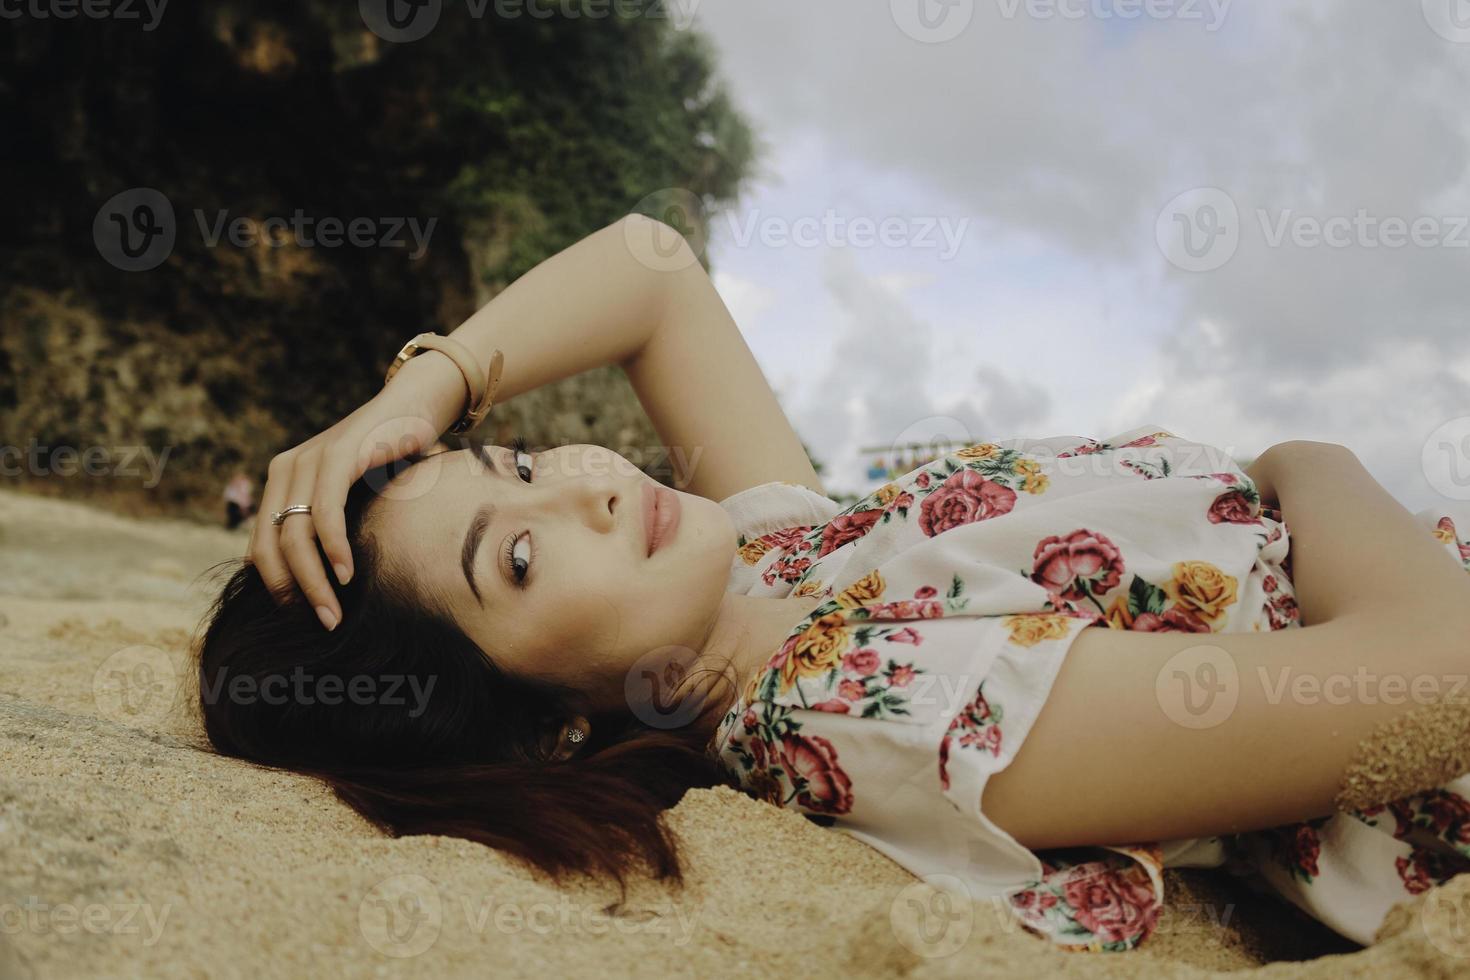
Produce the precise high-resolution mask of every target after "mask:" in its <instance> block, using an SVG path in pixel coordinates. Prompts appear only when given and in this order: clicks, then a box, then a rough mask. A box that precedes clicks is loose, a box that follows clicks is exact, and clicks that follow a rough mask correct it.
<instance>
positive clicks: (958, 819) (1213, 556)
mask: <svg viewBox="0 0 1470 980" xmlns="http://www.w3.org/2000/svg"><path fill="white" fill-rule="evenodd" d="M720 503H721V506H723V507H724V508H725V509H726V510H727V512H728V513H729V514H730V515H731V518H732V520H733V521H734V523H735V526H736V528H737V531H738V532H739V535H740V537H739V543H738V547H737V553H736V555H735V556H734V558H733V561H732V566H731V580H730V586H729V588H730V589H731V590H732V591H737V592H740V593H744V594H748V595H758V596H773V597H781V596H788V595H810V596H814V597H822V598H823V599H824V600H825V601H823V602H822V603H821V604H820V605H818V606H817V607H816V608H815V609H813V610H812V612H811V614H810V615H808V616H807V617H805V618H804V619H803V620H802V621H801V622H799V623H797V624H796V625H795V628H794V629H793V630H792V632H791V633H790V634H789V635H788V637H787V639H786V641H785V642H784V643H783V644H782V646H781V647H780V648H779V649H778V650H777V651H776V652H775V653H774V654H773V655H772V657H771V659H770V660H769V661H768V663H767V664H766V666H765V667H764V668H763V669H762V670H761V671H758V672H757V673H756V675H755V676H754V677H753V678H752V679H751V681H750V683H749V684H747V685H746V688H745V690H744V691H743V692H742V693H741V696H740V697H739V699H738V700H737V702H736V704H735V705H734V706H733V707H732V708H731V710H730V711H729V712H728V713H727V714H726V715H725V716H724V718H723V719H722V721H721V723H720V725H719V727H718V729H717V731H716V733H715V736H714V738H713V739H712V741H711V743H710V752H711V753H712V754H713V755H715V756H716V757H717V758H718V759H720V760H721V762H722V763H723V764H724V765H725V766H726V767H727V768H728V769H729V770H730V771H731V772H733V773H734V774H735V775H736V776H737V777H738V778H739V779H740V781H741V784H742V785H743V786H744V787H745V788H746V790H747V791H748V792H751V793H752V794H753V795H755V796H757V797H759V798H761V799H765V800H768V801H770V802H773V803H776V804H779V805H782V806H789V807H793V808H796V809H798V810H801V811H803V812H805V813H807V814H809V815H812V816H814V817H816V818H818V819H819V820H821V821H823V822H829V825H830V826H832V827H833V828H834V829H836V830H839V831H841V832H844V833H847V834H850V835H852V836H853V837H856V838H858V839H859V840H862V841H864V842H865V843H867V844H869V845H871V846H872V847H875V848H877V849H878V850H879V851H881V852H883V853H884V854H886V855H888V856H889V857H891V858H892V859H893V860H895V861H896V862H898V863H899V864H900V865H902V866H903V867H905V868H907V869H909V870H910V871H912V872H913V873H915V874H916V875H919V876H923V877H927V878H929V880H930V881H931V882H932V883H934V884H936V885H937V886H939V887H945V888H951V889H955V890H959V891H961V892H962V893H964V894H966V895H968V896H969V897H970V898H973V899H992V900H998V901H999V902H1000V904H1002V905H1003V906H1004V907H1006V908H1007V909H1009V910H1010V912H1011V913H1012V914H1014V915H1015V916H1016V918H1017V919H1018V920H1019V921H1020V922H1021V923H1022V924H1023V925H1025V926H1026V928H1028V929H1030V930H1032V931H1034V932H1036V933H1038V934H1040V935H1043V936H1046V937H1047V938H1049V939H1050V940H1051V941H1053V942H1054V943H1056V944H1058V945H1060V946H1062V947H1064V948H1067V949H1075V950H1092V951H1121V950H1126V949H1131V948H1133V947H1134V946H1136V945H1137V944H1138V943H1140V942H1142V941H1143V940H1145V939H1146V938H1147V937H1148V935H1149V934H1150V933H1151V932H1152V931H1153V929H1154V926H1155V925H1156V924H1157V921H1158V917H1159V913H1160V910H1161V908H1162V904H1163V879H1162V874H1161V870H1162V869H1163V868H1164V867H1176V866H1219V865H1228V867H1229V869H1230V870H1231V871H1233V872H1235V873H1237V874H1248V875H1251V876H1252V877H1253V878H1255V879H1256V880H1257V881H1258V883H1264V884H1267V885H1269V886H1270V887H1271V888H1273V889H1274V890H1275V891H1277V892H1278V893H1280V894H1281V895H1283V896H1284V897H1285V898H1287V899H1288V900H1290V901H1292V902H1293V903H1294V904H1296V905H1297V906H1298V907H1300V908H1302V909H1304V910H1305V911H1307V912H1308V913H1309V914H1311V915H1313V916H1314V917H1316V918H1318V919H1320V920H1321V921H1323V922H1325V923H1327V924H1328V925H1329V926H1331V927H1332V928H1334V929H1335V930H1337V931H1338V932H1339V933H1341V934H1343V935H1345V936H1347V937H1349V938H1351V939H1354V940H1356V941H1358V942H1360V943H1364V944H1367V943H1370V942H1371V941H1372V937H1373V933H1374V931H1375V930H1376V929H1377V927H1378V925H1379V924H1380V923H1381V922H1382V919H1383V916H1384V915H1385V914H1386V913H1387V911H1388V909H1389V908H1391V907H1392V905H1393V904H1394V903H1395V902H1397V901H1401V900H1403V899H1404V898H1406V897H1409V896H1411V895H1413V894H1415V893H1417V892H1418V891H1423V890H1425V889H1426V888H1428V887H1429V886H1430V885H1431V884H1433V883H1435V882H1439V881H1443V880H1446V879H1447V878H1448V877H1451V876H1452V875H1454V874H1456V873H1458V871H1459V870H1461V869H1462V867H1466V866H1470V865H1467V864H1466V862H1465V858H1467V857H1470V804H1467V803H1466V796H1470V778H1466V779H1462V780H1457V781H1456V782H1455V783H1451V784H1449V785H1447V786H1446V787H1443V788H1441V789H1440V790H1438V791H1435V793H1431V794H1421V795H1420V796H1416V797H1413V798H1409V799H1406V800H1401V801H1398V802H1397V803H1395V804H1392V805H1390V806H1388V807H1379V808H1375V809H1374V810H1373V811H1371V812H1354V813H1352V814H1333V815H1330V816H1324V817H1322V818H1320V819H1318V820H1313V821H1307V822H1305V823H1302V824H1293V825H1290V826H1288V827H1282V828H1276V829H1273V830H1270V831H1261V832H1257V833H1251V834H1243V835H1235V836H1233V837H1229V838H1219V837H1211V838H1203V839H1189V840H1178V841H1163V842H1131V843H1120V844H1118V845H1116V846H1109V847H1096V848H1068V849H1065V850H1057V851H1041V852H1033V851H1031V850H1028V849H1027V848H1025V847H1023V846H1021V845H1020V844H1019V843H1018V842H1017V841H1016V840H1015V839H1014V838H1012V837H1011V836H1010V835H1009V834H1007V833H1006V832H1005V831H1004V830H1002V829H1001V828H1000V827H999V826H997V825H996V824H994V823H993V822H991V821H990V820H989V819H988V818H987V817H986V815H985V814H984V813H983V812H981V810H980V807H979V800H980V797H981V793H982V791H983V789H984V787H985V784H986V781H987V780H988V778H989V777H990V775H992V774H993V773H995V772H999V771H1000V770H1002V769H1004V768H1005V767H1006V766H1007V765H1008V764H1009V763H1010V761H1011V760H1012V759H1013V758H1014V757H1015V755H1016V753H1017V751H1018V750H1019V749H1020V746H1021V744H1022V743H1023V741H1024V740H1025V737H1026V735H1027V733H1028V732H1029V730H1030V729H1031V726H1032V724H1033V723H1034V722H1035V719H1036V717H1037V715H1038V714H1039V712H1040V710H1041V708H1042V705H1043V704H1044V703H1045V701H1046V698H1047V695H1048V694H1049V692H1050V690H1051V685H1052V682H1053V681H1054V680H1055V677H1056V674H1057V672H1058V670H1059V669H1060V667H1061V663H1062V660H1063V659H1064V658H1065V656H1066V654H1067V651H1068V649H1069V648H1070V646H1071V643H1072V641H1073V640H1074V639H1075V638H1076V636H1077V635H1078V634H1079V633H1080V632H1081V630H1083V629H1086V628H1090V627H1103V628H1113V629H1133V630H1144V631H1153V630H1179V631H1188V632H1198V633H1214V632H1235V631H1242V630H1270V629H1287V628H1295V627H1298V626H1300V616H1299V613H1298V610H1297V608H1296V603H1295V600H1294V598H1293V593H1292V586H1291V581H1290V556H1289V537H1288V531H1287V527H1286V525H1285V523H1284V522H1283V521H1282V520H1281V519H1280V518H1281V515H1280V514H1279V513H1276V512H1274V511H1271V510H1269V509H1268V508H1263V507H1262V506H1261V502H1260V498H1259V495H1258V494H1257V492H1256V488H1255V487H1254V485H1253V484H1252V482H1251V481H1250V479H1249V478H1248V477H1247V476H1246V475H1245V474H1244V472H1243V471H1242V470H1241V469H1240V468H1239V466H1238V465H1237V464H1236V463H1235V461H1234V460H1233V459H1231V458H1230V456H1229V455H1228V454H1227V453H1225V452H1223V451H1222V450H1219V449H1216V448H1214V447H1211V446H1208V445H1205V444H1202V443H1196V442H1191V441H1189V440H1187V439H1183V438H1180V437H1178V436H1175V435H1173V434H1172V433H1169V432H1167V431H1164V430H1162V429H1160V428H1158V427H1157V426H1143V427H1140V428H1137V429H1133V430H1130V431H1128V432H1125V433H1121V434H1119V435H1116V436H1113V437H1111V438H1109V439H1106V440H1102V441H1099V440H1096V439H1091V438H1087V437H1079V436H1056V437H1051V438H1043V439H1011V440H1006V441H1002V442H994V443H991V442H986V443H979V444H977V445H974V446H970V447H966V448H964V449H960V450H957V451H955V452H951V453H948V454H946V455H945V456H943V457H941V458H939V459H937V460H935V461H932V462H930V463H926V464H925V465H923V466H920V467H917V468H916V469H914V470H912V471H911V472H909V473H906V474H904V475H903V476H901V477H898V478H896V479H894V480H892V481H891V482H889V483H887V484H885V485H884V486H882V487H880V488H879V489H877V490H875V491H874V492H873V493H871V494H869V495H867V496H866V497H864V498H862V499H861V500H859V501H857V503H855V504H853V505H851V506H850V507H846V508H843V507H841V506H840V505H839V504H838V503H837V502H835V501H833V500H831V499H830V498H827V497H824V496H822V495H821V494H818V493H815V492H814V491H812V490H810V489H808V488H806V487H802V486H799V485H796V484H789V483H767V484H763V485H761V486H756V487H751V488H749V489H747V490H744V491H742V492H740V493H737V494H734V495H733V496H731V497H728V498H726V499H725V500H723V501H721V502H720ZM1416 516H1417V517H1418V519H1419V520H1420V521H1421V522H1422V523H1424V525H1425V527H1426V532H1427V533H1432V534H1434V535H1435V537H1436V539H1437V540H1439V541H1441V542H1442V543H1444V544H1445V546H1446V548H1447V549H1448V550H1449V551H1450V553H1451V555H1453V556H1454V557H1455V558H1456V560H1457V561H1459V562H1461V563H1462V565H1463V566H1464V567H1466V568H1470V542H1462V541H1461V539H1460V537H1459V535H1458V532H1457V529H1456V527H1455V521H1456V520H1458V521H1459V522H1460V527H1461V528H1463V529H1464V531H1465V532H1466V533H1470V508H1466V507H1464V506H1463V505H1461V506H1459V508H1458V509H1455V508H1441V509H1440V510H1439V511H1438V512H1434V513H1431V512H1430V511H1423V512H1420V514H1418V515H1416ZM1390 814H1391V815H1392V816H1393V817H1394V820H1393V821H1392V822H1390V821H1389V820H1388V819H1387V817H1388V815H1390ZM1079 816H1080V814H1079ZM1414 828H1419V829H1418V831H1417V832H1415V833H1411V831H1412V830H1413V829H1414ZM1426 832H1427V833H1428V834H1429V836H1431V837H1433V838H1434V840H1425V839H1423V838H1424V836H1425V833H1426ZM1411 837H1414V838H1416V839H1414V840H1411Z"/></svg>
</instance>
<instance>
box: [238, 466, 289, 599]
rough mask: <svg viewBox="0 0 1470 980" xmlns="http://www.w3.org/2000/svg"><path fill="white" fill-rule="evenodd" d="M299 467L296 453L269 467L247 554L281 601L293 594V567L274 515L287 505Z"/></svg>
mask: <svg viewBox="0 0 1470 980" xmlns="http://www.w3.org/2000/svg"><path fill="white" fill-rule="evenodd" d="M294 468H295V458H294V456H291V455H287V454H285V453H283V454H281V455H279V456H276V457H275V458H274V459H272V460H271V462H270V468H269V469H268V470H267V471H266V481H265V487H264V489H262V490H261V492H260V509H259V511H258V512H257V516H256V518H255V527H254V528H253V529H251V532H250V549H249V551H248V552H247V554H248V555H249V556H250V561H251V562H252V563H253V564H254V565H255V570H256V571H257V572H259V573H260V578H261V581H263V582H264V583H265V586H266V588H267V589H269V590H270V593H271V595H272V596H273V597H274V598H275V600H276V601H277V602H284V601H286V599H288V598H289V597H290V595H291V585H292V581H291V569H290V568H289V567H287V565H286V557H285V555H283V554H281V543H280V528H278V527H276V526H275V525H273V524H271V522H270V515H272V514H274V513H275V512H276V511H278V510H280V509H281V508H283V507H285V506H286V491H287V490H288V489H289V488H290V486H291V472H292V470H293V469H294Z"/></svg>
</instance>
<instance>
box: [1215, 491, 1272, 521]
mask: <svg viewBox="0 0 1470 980" xmlns="http://www.w3.org/2000/svg"><path fill="white" fill-rule="evenodd" d="M1205 516H1207V517H1208V518H1209V519H1210V523H1211V524H1226V523H1229V524H1259V523H1261V519H1260V518H1259V517H1257V516H1256V515H1255V514H1252V513H1251V502H1250V498H1248V497H1247V496H1246V495H1245V493H1244V492H1243V491H1240V490H1227V491H1226V492H1224V493H1222V494H1220V496H1218V497H1216V498H1215V501H1214V503H1212V504H1210V509H1209V511H1208V513H1207V514H1206V515H1205Z"/></svg>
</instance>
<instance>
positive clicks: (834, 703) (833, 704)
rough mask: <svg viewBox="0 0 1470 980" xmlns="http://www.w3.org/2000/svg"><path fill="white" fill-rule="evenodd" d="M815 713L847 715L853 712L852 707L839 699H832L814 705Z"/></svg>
mask: <svg viewBox="0 0 1470 980" xmlns="http://www.w3.org/2000/svg"><path fill="white" fill-rule="evenodd" d="M812 710H813V711H828V712H831V713H832V714H834V715H845V714H847V713H848V712H849V711H850V710H852V705H850V704H848V703H847V702H846V701H843V700H841V699H839V698H831V699H829V700H826V701H818V702H817V703H816V704H814V705H812Z"/></svg>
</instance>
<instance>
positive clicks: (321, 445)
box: [247, 351, 467, 630]
mask: <svg viewBox="0 0 1470 980" xmlns="http://www.w3.org/2000/svg"><path fill="white" fill-rule="evenodd" d="M466 400H467V394H466V387H465V381H464V376H463V375H462V374H460V372H459V368H458V367H457V366H456V365H455V363H454V362H453V361H452V360H450V359H449V358H448V357H446V356H445V355H444V354H441V353H439V352H437V351H425V352H424V353H422V354H419V355H418V356H416V357H414V358H412V359H410V360H409V361H408V362H407V363H406V364H404V365H403V367H402V369H400V370H399V371H398V373H397V374H395V375H394V376H393V380H392V381H390V382H389V383H388V384H387V385H385V386H384V387H383V389H382V390H381V391H379V392H378V393H377V394H376V395H374V396H373V397H372V399H371V400H369V401H368V402H367V403H365V404H364V405H362V406H360V407H359V408H357V409H356V410H355V411H354V412H353V413H352V414H351V415H348V416H347V417H346V418H344V419H342V420H341V421H340V422H338V423H336V424H335V425H333V426H332V427H331V428H329V429H327V430H326V431H324V432H320V433H318V434H317V435H315V436H312V437H311V438H310V439H308V440H306V441H305V442H303V443H301V444H300V445H298V446H294V447H292V448H291V449H287V450H286V451H285V452H282V453H279V454H278V455H276V457H275V458H273V459H272V460H271V462H270V467H269V469H268V470H267V477H266V484H265V488H264V489H263V490H262V491H261V496H260V509H259V512H258V514H259V516H257V518H256V521H255V527H254V530H252V531H251V534H250V546H249V549H248V551H247V556H248V558H249V560H250V561H251V562H253V563H254V565H255V567H256V569H257V570H258V571H259V572H260V577H261V579H262V580H263V581H264V582H265V584H266V586H267V587H268V588H269V589H270V590H271V593H272V594H273V595H275V597H276V599H277V601H281V602H284V601H286V600H287V599H288V598H290V595H291V586H292V585H293V584H295V585H298V586H299V587H300V588H301V591H302V592H303V593H304V594H305V595H306V599H307V601H308V602H310V603H311V604H312V606H313V607H314V608H315V609H316V613H317V617H318V618H319V619H321V621H322V625H323V626H325V627H326V628H327V629H329V630H331V629H335V628H336V626H337V624H338V623H340V622H341V621H342V609H341V607H340V606H339V605H338V603H337V597H336V594H335V593H334V592H333V590H332V585H331V583H330V582H329V581H328V580H327V571H326V569H325V568H324V567H323V566H322V562H321V559H320V557H319V556H318V554H317V550H316V542H317V541H318V540H320V541H321V544H322V550H323V551H324V552H325V553H326V555H327V560H328V561H329V562H330V563H331V564H332V567H333V570H334V571H335V573H336V576H337V581H338V582H340V583H341V584H343V585H346V584H347V582H348V581H350V580H351V578H352V571H353V569H352V551H351V548H350V547H349V545H348V542H347V526H346V518H345V516H344V513H343V509H344V505H345V503H346V500H347V491H348V490H349V489H350V488H351V486H352V484H353V483H354V482H356V481H357V479H358V478H359V477H361V476H362V475H363V474H364V473H366V472H367V471H368V470H370V469H372V468H373V467H375V466H382V465H383V464H385V463H390V462H393V461H394V460H398V459H402V458H404V457H405V456H409V455H412V454H414V453H417V452H422V451H423V450H424V449H425V448H426V447H428V446H430V445H432V444H433V442H434V440H435V439H437V438H438V437H439V435H440V434H441V433H443V432H444V431H445V430H446V429H448V428H449V426H450V425H452V424H453V423H454V420H455V419H457V418H459V416H460V413H462V412H463V411H464V409H465V404H466ZM291 504H310V505H311V513H310V514H301V513H296V514H290V515H288V516H287V517H286V519H285V520H284V521H283V522H282V523H281V524H280V526H275V525H273V524H271V522H270V519H269V518H270V515H271V514H272V513H274V512H276V511H279V510H283V509H285V508H286V507H287V506H289V505H291Z"/></svg>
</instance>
